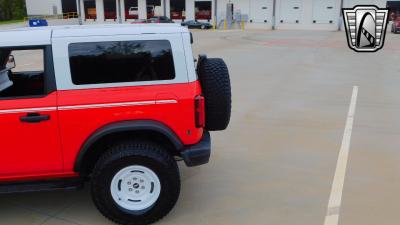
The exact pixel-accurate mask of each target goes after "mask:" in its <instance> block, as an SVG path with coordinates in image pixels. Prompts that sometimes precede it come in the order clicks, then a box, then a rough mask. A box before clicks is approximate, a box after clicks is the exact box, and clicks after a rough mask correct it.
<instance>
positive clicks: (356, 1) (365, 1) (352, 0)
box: [347, 0, 376, 8]
mask: <svg viewBox="0 0 400 225" xmlns="http://www.w3.org/2000/svg"><path fill="white" fill-rule="evenodd" d="M347 2H348V5H347V7H349V8H353V7H354V6H356V5H375V4H376V2H375V0H348V1H347Z"/></svg>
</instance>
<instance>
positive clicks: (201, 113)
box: [194, 95, 206, 128]
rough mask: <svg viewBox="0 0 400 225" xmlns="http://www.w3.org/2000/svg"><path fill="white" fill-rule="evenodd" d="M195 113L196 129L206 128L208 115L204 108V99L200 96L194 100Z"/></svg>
mask: <svg viewBox="0 0 400 225" xmlns="http://www.w3.org/2000/svg"><path fill="white" fill-rule="evenodd" d="M194 113H195V120H196V127H198V128H200V127H204V126H205V124H206V113H205V106H204V97H203V96H201V95H198V96H196V97H195V98H194Z"/></svg>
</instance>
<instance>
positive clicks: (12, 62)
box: [6, 55, 16, 70]
mask: <svg viewBox="0 0 400 225" xmlns="http://www.w3.org/2000/svg"><path fill="white" fill-rule="evenodd" d="M15 67H16V64H15V59H14V56H13V55H10V56H9V57H8V61H7V64H6V69H9V70H10V69H14V68H15Z"/></svg>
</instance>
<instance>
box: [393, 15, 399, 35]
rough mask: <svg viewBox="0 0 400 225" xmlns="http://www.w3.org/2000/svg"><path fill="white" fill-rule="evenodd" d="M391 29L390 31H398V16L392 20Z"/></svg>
mask: <svg viewBox="0 0 400 225" xmlns="http://www.w3.org/2000/svg"><path fill="white" fill-rule="evenodd" d="M391 31H392V33H398V32H400V18H399V17H397V19H395V20H393V24H392V30H391Z"/></svg>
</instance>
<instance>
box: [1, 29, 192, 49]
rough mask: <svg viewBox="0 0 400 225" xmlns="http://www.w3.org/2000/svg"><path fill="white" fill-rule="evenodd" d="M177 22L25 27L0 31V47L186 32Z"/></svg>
mask: <svg viewBox="0 0 400 225" xmlns="http://www.w3.org/2000/svg"><path fill="white" fill-rule="evenodd" d="M188 32H189V31H188V29H187V28H185V27H182V26H180V25H179V24H104V25H69V26H49V27H34V28H31V27H25V28H18V29H12V30H1V31H0V48H1V47H7V46H15V47H17V46H35V45H50V44H51V39H52V38H63V37H86V36H110V35H135V34H171V33H188Z"/></svg>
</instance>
